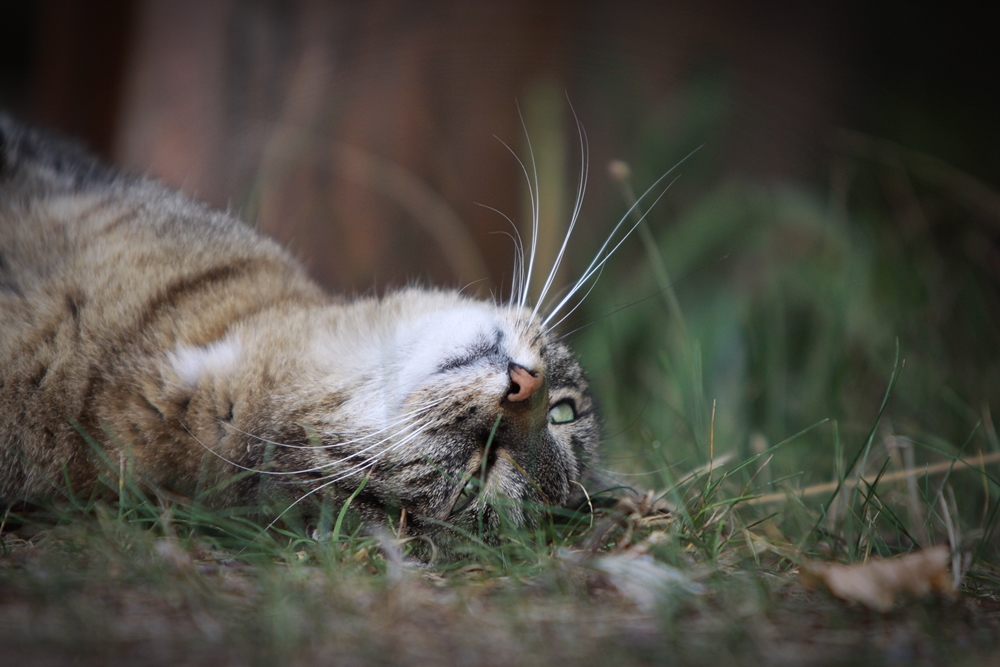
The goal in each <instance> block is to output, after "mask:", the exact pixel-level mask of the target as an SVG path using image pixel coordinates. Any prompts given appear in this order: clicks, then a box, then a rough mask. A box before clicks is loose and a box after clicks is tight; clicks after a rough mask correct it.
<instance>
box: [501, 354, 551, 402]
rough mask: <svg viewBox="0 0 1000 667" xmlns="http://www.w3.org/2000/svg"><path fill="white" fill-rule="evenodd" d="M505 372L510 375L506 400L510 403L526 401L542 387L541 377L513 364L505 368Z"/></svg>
mask: <svg viewBox="0 0 1000 667" xmlns="http://www.w3.org/2000/svg"><path fill="white" fill-rule="evenodd" d="M507 371H508V372H509V373H510V393H509V394H507V400H508V401H510V402H511V403H520V402H521V401H526V400H528V399H529V398H531V395H532V394H534V393H535V392H536V391H537V390H538V388H539V387H541V386H542V377H541V375H540V374H539V373H537V372H535V373H532V372H531V371H529V370H528V369H527V368H524V367H523V366H518V365H517V364H515V363H513V362H512V363H511V364H510V365H508V366H507Z"/></svg>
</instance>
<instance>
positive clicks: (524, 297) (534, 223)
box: [493, 107, 538, 308]
mask: <svg viewBox="0 0 1000 667" xmlns="http://www.w3.org/2000/svg"><path fill="white" fill-rule="evenodd" d="M517 112H518V114H519V115H520V113H521V109H520V107H518V111H517ZM521 125H522V126H523V125H524V119H523V118H522V119H521ZM525 133H527V130H525ZM493 138H494V139H496V140H497V141H499V142H500V143H501V144H503V147H504V148H506V149H507V150H508V151H510V154H511V155H513V156H514V159H515V160H517V163H518V164H519V165H520V166H521V172H522V173H523V174H524V179H525V180H526V181H527V182H528V198H529V199H530V200H531V219H532V223H531V224H532V234H531V260H530V261H529V263H528V274H527V278H526V279H525V280H523V281H522V282H521V293H520V294H519V295H518V299H517V304H518V306H519V307H521V308H523V307H524V303H525V301H526V300H527V298H528V282H529V281H530V280H531V267H532V265H533V264H534V261H535V240H536V239H537V238H538V235H537V234H535V231H536V230H537V228H538V226H537V225H538V223H537V221H538V213H537V210H538V204H537V199H536V197H535V191H534V190H532V188H531V177H530V176H529V175H528V169H527V167H525V166H524V162H522V161H521V158H519V157H518V156H517V153H515V152H514V149H513V148H511V147H510V146H508V145H507V142H505V141H504V140H503V139H501V138H500V137H498V136H496V135H493ZM528 150H529V151H530V150H531V142H530V141H529V142H528ZM531 168H532V169H534V168H535V154H534V152H531ZM537 181H538V174H537V172H536V173H535V183H536V187H537ZM522 264H523V261H522Z"/></svg>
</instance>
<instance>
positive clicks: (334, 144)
mask: <svg viewBox="0 0 1000 667" xmlns="http://www.w3.org/2000/svg"><path fill="white" fill-rule="evenodd" d="M833 4H834V3H832V2H822V3H813V4H810V5H809V6H808V7H801V6H800V3H793V2H782V3H777V5H778V6H775V7H771V8H769V10H768V11H766V12H764V11H761V10H759V9H755V8H753V7H749V6H746V5H745V3H739V2H722V1H716V2H695V1H694V0H683V1H681V2H675V3H661V2H639V1H634V2H626V3H613V4H612V3H604V2H571V1H569V0H561V1H559V0H553V1H548V2H537V1H528V0H514V1H511V2H481V3H469V2H463V1H461V0H438V1H436V2H428V3H414V2H404V1H402V0H372V1H370V2H364V3H358V2H348V1H339V2H328V1H321V0H288V1H278V0H214V1H213V2H203V1H199V0H112V1H109V2H107V3H94V4H92V3H88V2H82V1H75V0H63V1H62V2H59V1H57V0H49V2H48V3H47V4H45V5H44V7H45V10H44V11H43V12H42V18H41V19H40V25H41V27H42V32H43V33H44V36H43V38H42V39H41V40H40V41H41V42H42V43H44V44H46V45H47V46H46V47H45V49H46V53H45V55H44V57H42V58H41V59H40V63H41V65H40V66H39V77H38V81H39V83H38V91H37V100H38V102H39V104H38V109H40V110H41V111H40V112H39V113H37V114H36V117H37V118H40V119H42V120H44V121H47V122H48V123H49V124H51V125H55V126H57V127H62V128H64V129H65V130H67V131H69V132H71V133H74V134H76V135H78V136H81V137H83V138H84V139H86V140H87V141H89V142H90V143H92V144H93V145H94V146H95V147H96V148H98V149H99V150H102V151H104V152H106V153H109V154H111V155H113V157H114V159H115V160H116V161H117V162H119V163H120V164H122V165H124V166H126V167H128V168H131V169H134V170H138V171H141V172H145V173H149V174H151V175H153V176H156V177H158V178H161V179H163V180H164V181H166V182H167V183H169V184H171V185H173V186H175V187H179V188H182V189H183V190H185V191H186V192H188V193H190V194H192V195H195V196H197V197H199V198H202V199H205V200H207V201H209V202H211V203H213V204H215V205H217V206H230V207H232V208H233V209H235V210H237V211H238V212H239V213H240V214H241V215H243V216H244V217H245V218H246V219H248V220H249V221H251V222H252V223H254V224H258V225H259V226H260V227H261V228H262V229H264V230H265V231H267V232H268V233H270V234H273V235H274V236H276V237H277V238H278V239H280V240H281V241H283V242H285V243H288V244H289V245H290V246H291V247H292V248H293V249H294V250H295V252H297V253H298V254H299V255H300V256H301V257H302V258H303V259H304V260H305V261H306V262H307V263H308V265H309V268H310V270H311V271H312V273H313V274H314V275H315V276H316V277H317V278H319V279H320V280H321V281H323V282H324V283H325V284H327V285H328V286H330V287H332V288H337V289H348V290H357V291H363V290H366V289H368V288H369V287H371V286H372V285H376V286H377V287H378V288H379V289H381V288H382V287H383V286H385V285H387V284H401V283H405V282H406V281H408V280H411V279H419V280H423V281H425V282H427V281H430V282H436V283H442V284H451V285H456V284H465V283H468V282H470V281H474V280H477V279H480V278H484V277H488V278H489V279H490V281H489V282H487V283H483V284H485V285H495V284H497V283H499V281H500V280H501V279H504V280H506V278H507V277H509V275H510V268H511V257H512V253H511V244H510V243H509V241H507V240H506V239H505V238H504V237H498V236H491V235H490V232H493V231H500V230H509V226H508V225H507V223H506V222H505V221H504V220H503V219H502V218H501V217H500V216H499V215H498V214H497V213H495V212H493V211H491V210H488V209H486V208H482V207H480V206H477V205H476V203H477V202H478V203H481V204H485V205H488V206H491V207H494V208H496V209H499V210H500V211H502V212H504V213H506V214H507V215H509V216H510V217H512V218H514V219H515V220H516V221H517V223H518V224H519V225H522V229H523V224H524V218H525V210H526V205H525V195H524V193H525V187H524V178H523V175H522V173H521V170H520V167H519V166H518V164H517V162H516V161H515V160H514V159H513V158H512V157H511V156H510V154H509V153H508V152H507V150H506V149H505V148H504V146H503V145H501V144H500V143H499V142H498V141H497V139H496V138H495V137H499V138H500V139H502V140H504V141H505V142H508V143H509V144H510V145H511V148H512V149H514V150H516V151H517V152H518V153H519V154H520V155H521V156H522V157H525V156H526V154H527V152H526V144H525V141H524V138H523V131H522V128H521V121H520V119H519V115H518V104H519V105H520V108H521V111H522V113H523V115H524V116H525V120H526V122H527V124H528V126H529V129H530V131H531V139H532V143H533V144H534V146H535V148H536V154H537V155H538V158H539V169H540V172H541V173H542V174H543V176H544V177H545V178H546V180H547V181H548V183H546V184H544V185H543V193H542V195H543V218H544V220H543V226H544V228H545V230H546V231H545V234H544V235H543V236H544V238H543V239H542V241H543V246H544V247H543V249H542V254H543V255H546V256H549V257H551V255H552V254H554V252H555V249H556V247H557V245H558V243H557V241H558V238H559V237H560V236H561V233H562V231H561V230H562V228H563V226H564V225H565V224H566V221H567V220H568V216H569V202H570V201H571V197H572V189H573V187H575V183H576V170H577V168H578V166H577V163H576V159H577V158H576V152H575V151H576V148H575V143H576V135H575V127H574V126H573V124H572V117H571V115H570V113H569V107H568V104H567V103H566V102H565V98H566V96H568V97H569V99H570V100H572V102H573V105H574V107H575V108H576V111H577V113H578V114H579V115H580V117H581V119H582V121H583V122H584V124H585V126H586V128H587V131H588V133H589V136H590V139H591V147H592V176H591V188H590V190H589V194H588V203H587V204H586V207H587V209H586V210H588V211H596V212H597V215H600V216H607V215H608V214H609V213H611V214H614V213H616V212H620V211H622V210H624V206H623V204H622V201H621V198H620V196H619V195H618V194H617V193H616V191H615V190H614V188H613V187H611V185H610V184H609V183H608V181H607V178H606V177H605V173H604V165H605V164H606V163H607V161H608V160H609V159H612V158H620V157H624V158H631V157H632V156H633V155H634V154H635V153H636V152H641V151H642V150H643V145H642V142H643V136H645V135H644V133H646V134H648V133H649V127H648V126H649V124H650V122H651V121H650V119H651V118H652V119H653V120H654V121H655V120H656V119H657V118H663V119H665V120H664V121H663V122H664V123H667V122H669V121H670V118H671V116H670V113H669V112H665V111H662V110H663V109H669V108H670V105H671V104H672V101H671V100H672V97H671V96H672V95H679V94H681V93H683V92H684V90H685V86H688V85H689V84H690V77H691V73H692V71H693V70H694V69H695V68H696V67H701V66H704V64H705V63H709V64H712V63H715V65H712V66H714V67H716V68H717V70H718V71H719V72H720V73H721V74H720V76H722V77H723V78H725V79H726V91H727V93H726V94H727V95H728V98H727V99H726V100H724V101H723V102H722V104H723V105H724V106H726V109H725V115H726V120H725V121H724V123H723V129H722V132H721V133H720V134H719V133H717V134H714V135H712V136H711V137H692V139H691V141H694V142H698V141H705V140H706V139H710V141H711V143H712V146H711V147H710V148H709V149H708V150H707V152H706V153H707V154H709V155H712V156H713V159H714V160H716V161H717V162H718V164H719V165H720V167H719V169H720V173H722V174H738V175H741V176H742V177H750V178H756V179H778V180H780V179H786V178H800V177H802V176H810V175H814V174H813V172H814V171H815V170H816V165H817V152H818V150H819V148H820V147H821V146H822V143H823V140H824V139H823V137H824V131H825V128H826V127H827V126H828V125H829V124H830V123H831V122H833V121H834V120H835V119H836V118H837V117H838V114H840V113H841V111H842V110H843V109H844V108H845V99H846V98H845V96H844V95H843V94H842V90H843V89H844V87H845V75H844V72H843V71H842V70H839V69H838V68H837V66H836V63H837V62H840V60H841V59H840V58H839V54H840V52H841V50H842V48H843V45H842V44H841V43H839V42H838V40H837V35H838V26H839V21H840V18H839V16H838V15H837V13H836V12H835V11H834V10H833V9H832V6H833ZM97 7H99V9H95V8H97ZM651 110H652V111H651ZM658 110H659V111H658ZM657 114H660V115H659V116H657ZM670 129H671V128H664V129H663V131H664V132H667V131H670ZM683 129H685V128H680V127H678V131H680V130H683ZM680 157H682V155H680V154H676V155H668V156H664V161H665V162H664V164H666V166H669V165H670V164H671V162H672V161H676V160H677V159H679V158H680ZM638 185H643V184H638ZM613 221H614V220H613V219H612V218H608V217H604V218H601V219H600V220H599V221H597V222H599V225H600V226H601V227H602V228H603V229H602V230H601V233H603V231H604V230H606V229H607V228H608V227H609V226H610V224H612V223H613ZM589 226H590V227H591V228H593V227H594V224H593V223H592V224H591V225H589ZM541 264H542V265H543V266H547V260H546V259H544V258H543V259H542V260H541Z"/></svg>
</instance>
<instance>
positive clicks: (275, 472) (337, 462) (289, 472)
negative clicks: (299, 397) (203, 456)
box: [181, 422, 429, 476]
mask: <svg viewBox="0 0 1000 667" xmlns="http://www.w3.org/2000/svg"><path fill="white" fill-rule="evenodd" d="M428 423H429V422H428ZM181 426H182V427H183V428H184V430H185V431H187V432H188V435H190V436H191V437H192V438H193V439H194V441H195V442H197V443H198V444H199V445H201V446H202V447H204V448H205V449H206V450H207V451H209V452H210V453H211V454H213V455H214V456H215V457H216V458H218V459H219V460H221V461H224V462H226V463H228V464H229V465H231V466H233V467H235V468H238V469H240V470H246V471H248V472H256V473H260V474H261V475H276V476H286V475H302V474H304V473H308V472H318V471H320V470H325V469H327V468H332V467H334V466H337V465H340V464H341V463H343V462H344V461H348V460H350V459H352V458H354V457H356V456H359V455H361V454H364V453H365V452H367V451H369V450H372V449H374V448H376V447H378V446H379V445H381V444H382V443H384V442H388V441H390V440H392V439H393V438H395V437H397V436H399V435H400V434H401V433H405V432H406V431H407V430H408V429H410V428H412V427H414V426H417V427H420V425H419V424H416V425H414V424H407V425H406V426H404V427H403V428H401V429H399V430H398V431H396V432H395V433H392V434H391V435H388V436H386V437H385V438H383V439H382V440H379V441H378V442H376V443H374V444H372V445H369V446H368V447H365V448H364V449H360V450H358V451H356V452H353V453H351V454H349V455H348V456H345V457H344V458H342V459H336V460H334V461H330V462H328V463H323V464H321V465H318V466H315V467H312V468H304V469H301V470H259V469H257V468H250V467H248V466H245V465H243V464H241V463H237V462H236V461H231V460H229V459H227V458H226V457H225V456H223V455H222V454H219V453H218V452H217V451H215V450H214V449H212V448H211V447H209V446H208V445H206V444H205V443H203V442H202V441H201V440H200V439H199V438H198V436H196V435H195V434H194V433H192V432H191V429H189V428H188V427H187V426H186V425H184V424H181ZM424 427H426V423H425V424H424ZM417 432H420V431H417ZM241 433H242V431H241ZM247 435H250V434H247ZM412 435H413V434H409V435H407V436H406V438H409V437H410V436H412ZM363 439H364V438H359V441H360V440H363ZM404 441H406V439H405V438H404ZM267 442H270V441H267ZM272 444H277V443H272ZM339 444H346V443H339ZM287 446H291V445H287ZM301 448H302V449H321V448H320V447H305V446H303V447H301ZM380 455H381V454H379V456H380Z"/></svg>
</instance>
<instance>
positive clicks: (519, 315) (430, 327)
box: [175, 289, 599, 532]
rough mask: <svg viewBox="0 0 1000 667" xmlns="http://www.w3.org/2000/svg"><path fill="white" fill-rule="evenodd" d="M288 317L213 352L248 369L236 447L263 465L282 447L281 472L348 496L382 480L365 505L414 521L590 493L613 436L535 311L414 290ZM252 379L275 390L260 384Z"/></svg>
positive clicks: (561, 501) (457, 519) (490, 522)
mask: <svg viewBox="0 0 1000 667" xmlns="http://www.w3.org/2000/svg"><path fill="white" fill-rule="evenodd" d="M278 322H280V326H267V327H261V326H259V323H258V324H257V325H254V326H248V327H247V328H246V329H245V330H243V331H236V332H234V333H233V334H232V337H231V338H230V341H231V344H229V345H228V346H227V345H226V344H223V345H222V346H221V347H219V348H217V349H216V350H214V351H212V355H213V356H214V357H215V358H216V359H217V360H220V361H223V362H225V363H226V364H231V365H232V367H233V370H232V371H231V372H230V374H229V380H228V381H226V382H224V383H221V384H220V388H221V390H223V391H226V392H228V393H229V395H230V397H231V398H230V401H232V403H233V405H232V408H231V409H229V408H225V409H229V412H230V413H231V421H230V422H229V423H228V424H227V425H226V427H225V429H224V430H225V436H224V437H225V438H226V439H227V441H229V442H230V445H232V443H234V442H235V443H236V446H235V447H233V446H229V447H226V449H231V450H234V451H243V450H244V449H245V450H246V451H248V452H256V456H253V457H252V459H255V460H257V461H260V460H261V459H260V456H261V454H262V452H264V450H265V449H267V447H268V446H270V448H271V453H270V454H269V455H268V456H270V457H273V461H274V462H275V464H277V467H278V468H279V469H280V471H281V472H297V473H298V475H297V476H296V478H297V479H299V480H301V481H302V482H303V483H304V485H305V488H309V489H311V490H314V491H316V493H317V494H323V495H326V496H330V497H335V498H339V499H341V500H343V499H344V498H346V497H347V496H348V495H349V494H350V493H351V492H352V491H354V490H355V489H357V487H358V485H359V484H360V483H361V480H362V479H365V478H367V481H366V482H365V487H364V489H362V491H361V492H360V493H359V494H358V495H357V497H355V499H354V500H353V501H352V507H354V508H355V509H356V510H359V511H360V512H361V514H362V515H363V516H364V517H365V518H366V519H368V520H372V521H378V522H386V521H391V522H392V523H393V524H395V523H396V522H397V521H400V520H401V517H402V521H403V522H404V523H406V524H407V525H408V526H409V529H410V530H411V532H421V531H423V530H426V529H431V528H434V527H435V526H438V525H439V523H438V522H446V523H451V524H455V525H459V526H463V527H465V528H470V527H472V526H478V525H480V524H482V525H483V526H484V528H487V529H490V530H493V529H495V528H497V527H499V526H500V525H501V524H502V520H501V518H500V517H499V516H498V512H500V513H503V514H505V515H506V516H507V517H508V518H509V519H510V521H511V522H513V523H523V522H524V521H525V518H526V516H525V513H524V508H525V507H532V506H536V507H537V506H540V505H550V506H559V507H569V506H572V507H575V506H578V505H579V504H580V503H581V502H582V501H583V500H584V499H585V494H584V491H583V487H582V486H581V484H580V481H581V476H582V475H583V473H584V470H585V467H586V465H587V464H588V463H590V462H591V461H592V460H593V459H594V458H595V456H596V446H597V442H598V439H599V426H598V422H597V417H596V414H595V411H594V406H593V402H592V399H591V396H590V392H589V388H588V386H587V382H586V380H585V379H584V377H583V374H582V371H581V369H580V366H579V364H578V363H577V361H576V359H575V358H574V357H573V355H572V354H571V353H570V352H569V350H568V349H567V348H566V347H565V346H564V345H562V344H560V343H558V342H556V341H554V340H553V337H552V335H551V334H550V333H549V332H546V331H545V330H543V329H542V328H541V326H540V324H539V321H538V319H537V318H532V316H531V313H530V312H529V311H527V310H524V309H520V308H518V307H516V306H515V307H508V306H506V305H501V306H497V305H494V304H492V303H489V302H484V301H477V300H474V299H470V298H467V297H463V296H461V295H459V294H457V293H455V292H448V291H429V290H419V289H409V290H402V291H399V292H396V293H393V294H390V295H388V296H386V297H385V298H383V299H380V300H376V299H367V300H361V301H357V302H354V303H352V304H350V305H348V306H344V307H337V308H334V309H331V310H329V311H319V312H314V313H312V315H311V316H309V317H305V318H303V319H301V320H287V319H286V320H280V319H279V320H278ZM289 338H292V339H295V340H298V341H300V342H299V343H298V344H297V345H295V346H293V348H292V349H291V350H288V344H287V341H288V339H289ZM279 348H281V349H285V350H286V352H285V353H284V357H279V356H278V355H276V354H275V351H276V350H277V349H279ZM233 354H235V355H237V356H238V357H240V358H239V359H232V358H231V356H232V355H233ZM227 355H230V356H227ZM189 356H191V355H189ZM192 358H194V357H192ZM264 359H266V363H265V362H264V361H263V360H264ZM175 366H178V367H179V369H180V370H182V371H183V370H185V369H184V368H183V367H182V365H181V364H176V363H175ZM265 366H266V367H265ZM248 374H256V375H258V376H260V375H270V376H271V377H272V384H273V385H274V386H273V387H272V389H271V390H270V391H269V392H265V393H263V394H257V395H251V394H249V393H247V392H246V391H243V390H241V388H242V387H249V386H260V383H259V381H258V382H250V376H249V375H248ZM214 403H215V404H218V405H225V404H226V401H221V402H220V401H214ZM261 415H270V417H269V418H268V419H265V420H262V419H261ZM491 434H492V439H491ZM279 478H280V479H281V481H289V478H288V477H286V476H283V475H282V476H275V477H274V478H273V479H279ZM404 510H405V514H404Z"/></svg>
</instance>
